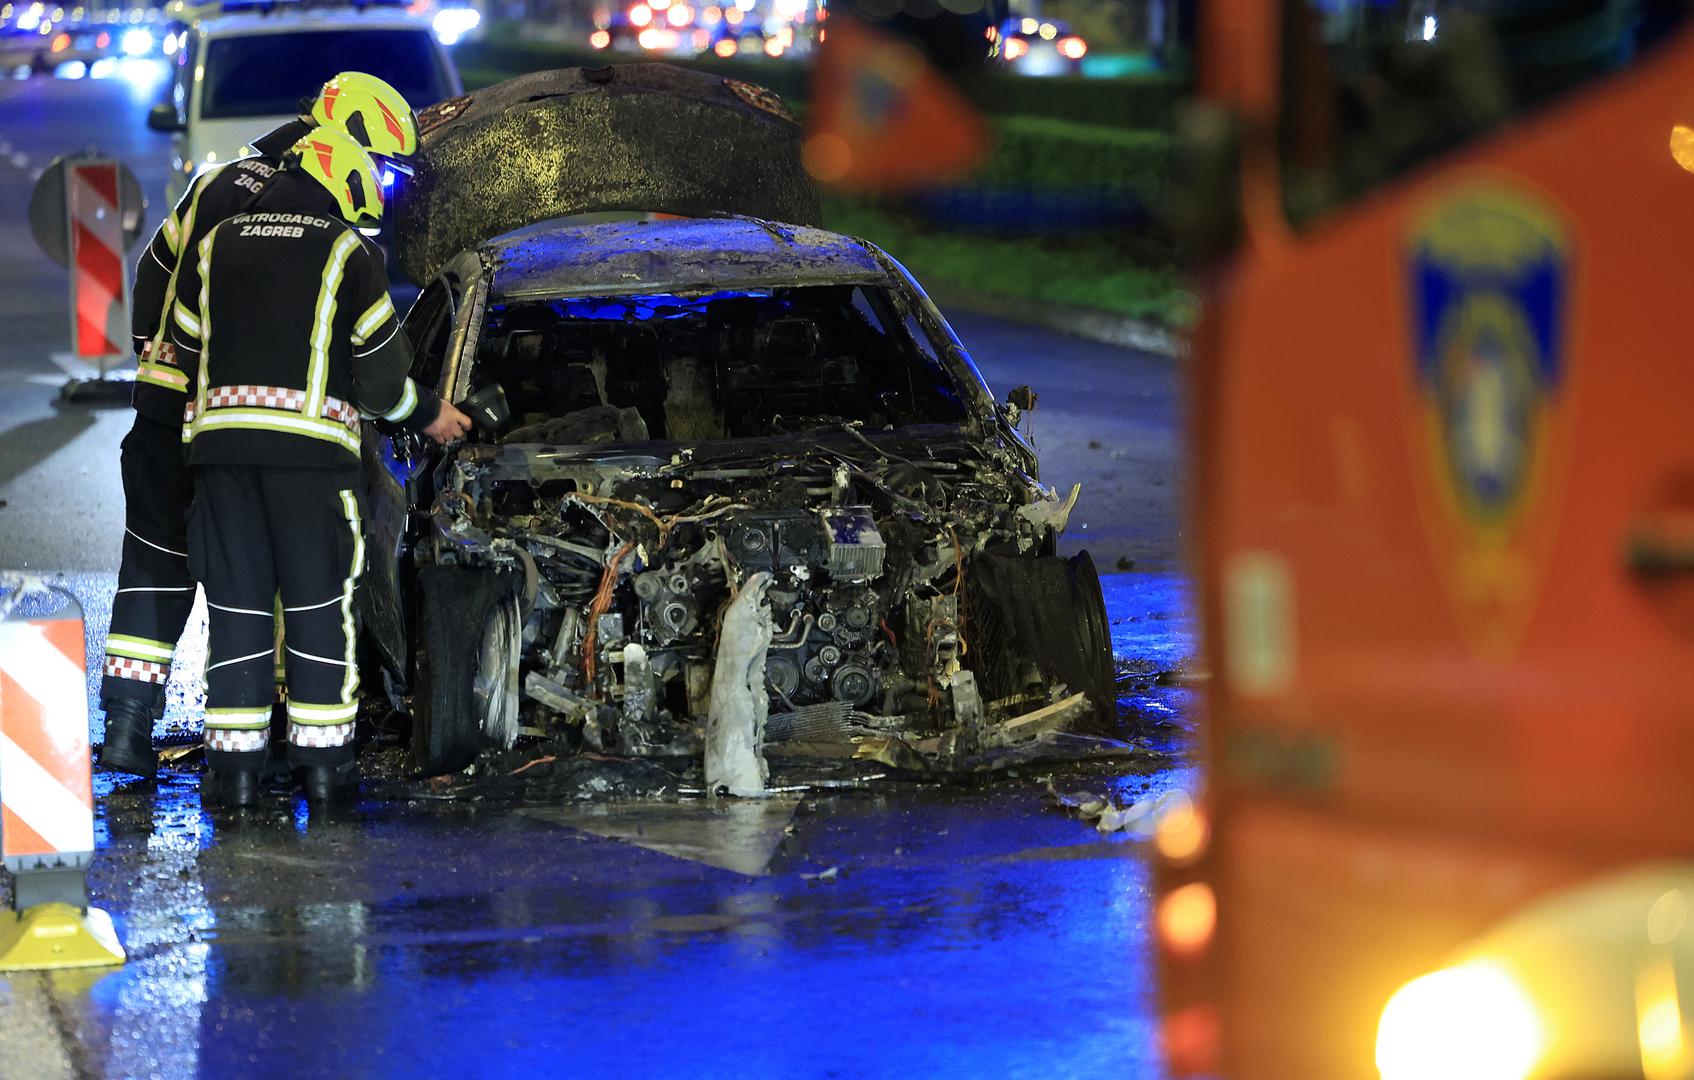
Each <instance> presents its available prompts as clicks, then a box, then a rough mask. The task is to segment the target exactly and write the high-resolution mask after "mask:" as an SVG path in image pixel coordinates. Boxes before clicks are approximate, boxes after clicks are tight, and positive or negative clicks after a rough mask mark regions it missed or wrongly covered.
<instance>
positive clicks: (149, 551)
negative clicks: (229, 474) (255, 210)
mask: <svg viewBox="0 0 1694 1080" xmlns="http://www.w3.org/2000/svg"><path fill="white" fill-rule="evenodd" d="M319 124H323V125H334V126H337V127H340V128H342V129H343V130H344V131H347V132H348V133H349V134H350V135H352V136H353V137H354V138H355V139H356V140H357V141H358V142H359V143H360V144H361V145H362V146H364V147H366V148H367V149H369V150H370V151H371V152H372V153H373V154H375V155H379V156H380V160H382V161H383V163H384V167H385V168H396V167H398V168H402V169H403V168H404V166H401V165H399V163H398V162H397V161H396V160H394V159H399V158H404V157H406V156H409V155H411V154H412V153H414V152H415V151H416V150H417V146H418V136H417V121H416V118H415V117H414V116H413V115H412V109H411V106H410V105H408V104H407V103H406V99H405V98H403V97H401V96H400V93H399V92H398V91H396V90H395V89H394V88H393V87H392V86H389V85H388V84H387V83H386V82H383V81H382V80H381V79H378V78H376V77H375V76H372V75H366V74H364V73H362V72H343V73H342V74H340V75H337V76H336V77H335V78H333V79H331V80H330V81H329V82H327V83H325V84H324V85H323V88H322V90H320V91H319V93H318V96H317V98H316V99H315V100H313V101H312V102H311V105H310V106H309V108H307V109H306V110H305V114H304V115H302V116H301V117H299V118H298V119H295V120H291V121H289V122H288V123H286V124H283V125H282V126H281V127H279V128H277V129H276V130H275V131H272V132H270V133H269V134H267V135H265V136H263V137H261V138H259V139H256V140H254V142H253V149H254V150H255V151H256V153H255V154H254V155H253V156H251V157H245V158H240V159H237V160H235V161H232V162H230V163H229V164H227V165H223V166H220V167H218V168H215V169H211V170H208V171H206V172H204V173H201V174H200V175H199V176H197V177H195V179H194V182H193V183H192V184H190V185H189V187H188V191H187V192H186V193H185V194H184V195H183V197H182V201H181V202H179V203H178V204H177V207H176V209H175V210H174V211H173V212H172V213H171V215H170V216H169V217H167V218H166V219H165V221H164V224H162V225H161V226H160V227H159V231H158V232H157V233H156V234H155V235H154V237H153V240H152V243H150V244H149V245H148V246H147V250H146V251H145V252H143V253H142V256H141V263H140V265H139V266H138V267H137V268H136V273H135V288H134V290H133V300H134V302H133V311H134V317H133V326H132V327H131V329H132V331H133V333H134V335H135V347H136V350H137V353H138V355H139V357H140V366H139V369H138V370H137V372H136V378H135V394H134V404H135V411H136V415H135V423H134V425H133V427H132V428H131V429H130V433H129V435H128V436H126V437H125V438H124V441H123V453H122V459H121V461H122V473H123V485H124V502H125V521H124V546H123V562H122V565H121V566H120V568H119V570H118V592H117V596H116V597H115V598H114V600H113V602H112V628H111V634H110V635H109V636H108V637H107V639H106V666H105V678H104V679H103V680H102V682H101V687H100V697H101V705H102V707H103V708H104V709H105V710H106V741H105V746H104V747H103V748H102V750H101V752H100V763H101V765H102V766H103V767H105V768H108V769H116V770H120V771H122V772H129V773H138V774H140V775H142V776H149V777H150V776H152V775H153V774H154V770H155V768H156V765H157V761H158V759H157V757H156V756H155V754H154V753H153V744H152V735H153V722H154V721H155V720H157V719H158V717H159V716H160V714H161V713H162V712H163V711H164V703H165V680H166V679H167V678H168V677H169V675H170V669H171V655H172V651H173V650H174V649H175V647H176V641H177V639H178V638H179V637H181V636H182V628H183V624H184V623H186V622H187V621H188V612H189V609H190V608H191V607H192V606H193V604H194V579H193V578H192V576H190V574H189V572H188V556H187V534H186V531H185V530H186V528H187V526H186V524H185V519H186V517H187V513H188V503H189V498H190V496H191V495H192V493H193V482H192V480H191V478H190V476H189V472H188V466H187V464H186V463H185V462H184V461H183V456H182V411H183V405H184V404H185V403H186V401H187V393H186V387H187V385H188V384H187V375H186V374H185V373H184V372H183V370H182V369H181V368H180V367H179V366H178V365H177V363H176V356H175V347H174V346H173V345H171V344H170V342H169V339H168V338H167V336H166V333H165V327H166V323H167V318H166V317H167V315H168V312H169V309H170V305H171V301H172V298H173V297H174V296H175V293H176V275H177V268H178V265H179V263H180V262H181V258H182V255H183V253H184V252H188V251H192V250H194V249H195V248H196V247H197V246H198V245H199V243H200V241H201V239H203V238H204V237H205V235H206V234H207V233H209V232H211V231H212V227H213V226H215V225H217V224H218V223H219V222H221V221H223V220H224V219H226V218H228V217H231V216H233V215H235V214H237V213H239V212H240V211H241V210H242V209H243V208H244V207H245V206H246V205H247V203H248V202H249V201H250V200H251V199H253V198H254V197H255V196H256V195H257V194H258V193H259V192H261V191H263V190H264V188H265V185H266V184H267V183H269V182H270V179H271V176H272V175H273V174H274V173H275V172H276V170H277V167H278V165H279V164H280V162H281V159H282V155H283V154H284V153H285V152H286V151H287V150H288V148H289V147H291V146H293V145H294V144H295V143H296V142H298V141H299V140H300V138H301V136H303V135H305V134H306V132H308V131H310V130H311V129H312V128H313V127H314V126H316V125H319Z"/></svg>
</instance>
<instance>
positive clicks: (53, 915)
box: [0, 904, 124, 971]
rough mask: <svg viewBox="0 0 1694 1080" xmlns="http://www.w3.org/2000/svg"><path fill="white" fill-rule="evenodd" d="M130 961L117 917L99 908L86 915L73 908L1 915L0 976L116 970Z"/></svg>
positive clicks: (47, 906)
mask: <svg viewBox="0 0 1694 1080" xmlns="http://www.w3.org/2000/svg"><path fill="white" fill-rule="evenodd" d="M123 962H124V949H123V946H122V945H120V944H118V934H117V931H116V930H114V929H112V917H111V916H110V915H108V914H106V913H105V912H104V911H101V910H100V909H99V908H89V909H88V913H87V914H86V915H84V914H83V913H82V912H81V911H79V910H77V909H76V908H74V907H72V906H71V905H69V904H37V905H35V906H34V907H32V908H30V909H29V910H27V911H21V912H12V911H0V971H48V970H52V969H55V968H82V967H111V966H113V965H115V964H121V963H123Z"/></svg>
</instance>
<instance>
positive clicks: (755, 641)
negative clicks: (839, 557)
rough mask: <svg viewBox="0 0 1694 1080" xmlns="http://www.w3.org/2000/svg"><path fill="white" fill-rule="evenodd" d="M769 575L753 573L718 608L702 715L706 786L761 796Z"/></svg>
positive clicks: (765, 776) (766, 702) (765, 771)
mask: <svg viewBox="0 0 1694 1080" xmlns="http://www.w3.org/2000/svg"><path fill="white" fill-rule="evenodd" d="M770 583H771V575H770V574H768V573H762V572H761V573H757V574H754V575H752V576H751V577H749V578H748V579H747V581H746V583H745V584H743V585H742V586H741V591H740V592H739V593H737V594H736V596H735V599H734V600H732V601H730V604H729V609H728V610H727V611H726V612H724V617H723V630H722V631H721V633H720V634H719V636H718V656H717V666H716V668H715V670H714V671H713V673H712V693H711V699H710V704H709V706H708V709H707V713H706V789H707V790H708V791H727V792H728V793H729V794H731V795H740V796H744V797H746V796H762V795H765V794H766V793H767V792H766V790H765V783H766V781H767V780H768V779H769V776H770V772H769V769H768V768H767V767H766V765H765V758H764V754H763V752H762V751H763V747H764V742H765V715H766V713H767V712H768V711H769V710H770V700H769V698H768V697H767V696H766V691H765V651H766V650H767V649H769V648H770V643H771V630H772V626H771V609H770V605H769V604H767V603H765V590H766V589H767V588H769V587H770Z"/></svg>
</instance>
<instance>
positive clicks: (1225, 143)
mask: <svg viewBox="0 0 1694 1080" xmlns="http://www.w3.org/2000/svg"><path fill="white" fill-rule="evenodd" d="M1689 7H1690V5H1689V4H1687V3H1686V2H1654V0H1452V2H1447V0H1211V2H1209V3H1207V4H1205V5H1203V6H1202V10H1201V27H1200V31H1199V35H1198V37H1199V41H1198V46H1197V49H1198V51H1197V62H1198V68H1199V90H1200V96H1201V98H1202V99H1203V101H1204V102H1205V104H1204V105H1203V106H1202V107H1200V109H1198V110H1197V111H1196V113H1195V114H1194V117H1193V118H1192V122H1191V124H1190V127H1191V129H1192V131H1193V132H1194V134H1192V135H1191V136H1190V137H1189V142H1190V150H1191V158H1192V160H1193V161H1194V162H1196V163H1197V164H1196V166H1195V172H1194V173H1193V174H1192V175H1191V176H1190V177H1189V187H1188V190H1189V191H1190V192H1191V193H1193V192H1197V193H1201V194H1203V195H1205V196H1206V199H1205V205H1204V206H1202V207H1200V209H1198V210H1197V211H1191V213H1190V217H1191V218H1196V219H1197V220H1198V221H1199V225H1198V226H1196V227H1195V235H1196V236H1197V237H1201V238H1202V239H1205V240H1207V241H1209V242H1211V243H1212V244H1213V246H1214V248H1217V249H1218V251H1220V252H1221V254H1219V256H1218V258H1217V259H1216V260H1215V261H1214V262H1213V264H1212V268H1211V269H1210V270H1209V271H1208V272H1207V274H1206V276H1205V278H1204V282H1203V296H1204V301H1205V315H1204V319H1203V325H1202V326H1201V328H1200V329H1199V331H1198V333H1197V335H1196V339H1195V343H1194V349H1193V355H1192V357H1191V359H1190V363H1191V365H1192V378H1191V388H1192V417H1193V420H1194V424H1193V432H1194V435H1193V466H1192V467H1193V473H1192V478H1193V482H1192V488H1191V490H1192V491H1193V492H1194V509H1193V515H1194V526H1195V530H1194V532H1195V535H1196V536H1197V537H1198V540H1197V550H1196V553H1195V554H1196V560H1195V571H1196V575H1197V581H1198V584H1199V594H1200V597H1201V601H1200V603H1201V621H1202V626H1203V628H1204V636H1205V653H1206V657H1207V663H1208V667H1209V669H1210V672H1211V678H1210V681H1209V685H1208V687H1207V690H1206V693H1205V709H1204V716H1203V717H1202V721H1201V727H1202V728H1203V730H1204V732H1205V741H1204V746H1203V747H1202V748H1200V752H1201V754H1202V760H1203V763H1204V770H1203V772H1204V776H1205V790H1204V792H1203V793H1199V794H1197V795H1196V797H1195V799H1194V801H1193V803H1192V805H1186V804H1185V805H1182V806H1180V807H1178V808H1176V809H1175V810H1174V811H1173V812H1172V813H1170V814H1168V815H1166V817H1165V819H1164V820H1163V821H1162V823H1161V825H1160V830H1159V833H1158V836H1157V839H1156V843H1157V848H1158V851H1159V860H1160V862H1159V868H1158V890H1157V898H1156V907H1155V911H1154V923H1155V926H1156V932H1157V937H1158V941H1159V946H1160V954H1161V955H1160V960H1161V982H1162V989H1163V995H1164V1027H1163V1031H1164V1039H1165V1047H1166V1052H1167V1054H1168V1056H1169V1060H1170V1064H1171V1068H1172V1071H1173V1073H1174V1074H1175V1075H1177V1076H1202V1075H1223V1076H1229V1077H1293V1078H1299V1080H1317V1078H1325V1077H1369V1076H1375V1075H1381V1076H1383V1077H1384V1078H1386V1080H1412V1078H1422V1077H1428V1078H1442V1080H1454V1078H1461V1077H1478V1078H1482V1077H1489V1078H1499V1080H1520V1078H1525V1077H1572V1078H1576V1077H1612V1076H1646V1077H1649V1078H1652V1080H1657V1078H1659V1077H1673V1076H1688V1075H1691V1074H1694V1073H1691V1070H1694V1044H1691V1043H1690V1038H1691V1035H1690V1031H1689V1014H1688V1011H1687V1010H1686V1009H1685V1008H1684V1006H1683V1003H1682V1000H1681V998H1682V997H1683V996H1688V995H1694V982H1691V981H1690V979H1691V978H1694V930H1687V931H1685V930H1684V923H1685V922H1686V921H1687V917H1688V909H1689V907H1690V906H1694V175H1690V173H1689V171H1688V167H1694V130H1691V128H1694V18H1690V17H1689V16H1690V14H1691V13H1690V11H1689ZM1225 248H1227V250H1225ZM1679 976H1680V980H1681V981H1680V984H1679Z"/></svg>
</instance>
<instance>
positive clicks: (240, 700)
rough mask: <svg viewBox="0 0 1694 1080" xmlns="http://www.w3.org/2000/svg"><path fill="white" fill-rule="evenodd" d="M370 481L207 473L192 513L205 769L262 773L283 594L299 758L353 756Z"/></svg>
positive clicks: (276, 469)
mask: <svg viewBox="0 0 1694 1080" xmlns="http://www.w3.org/2000/svg"><path fill="white" fill-rule="evenodd" d="M358 479H359V472H358V469H357V467H352V468H347V469H311V468H288V467H282V466H269V465H265V466H259V465H200V466H196V467H195V469H194V504H193V507H192V508H191V509H190V511H189V515H188V531H189V544H188V550H189V551H190V552H191V553H192V554H193V560H192V561H193V565H194V572H195V573H196V575H197V576H198V577H199V578H200V581H201V584H202V585H203V586H204V587H205V589H206V608H207V619H208V623H209V626H210V631H209V634H208V643H207V663H206V763H207V765H208V767H210V768H214V769H257V768H259V767H260V765H261V764H262V762H263V759H264V752H265V749H266V747H267V746H268V745H269V742H270V715H271V701H272V699H273V696H274V694H273V679H274V674H273V656H274V653H273V648H274V645H273V643H274V633H275V629H274V628H275V604H276V599H277V598H278V597H279V596H280V606H281V609H282V619H283V627H284V629H283V638H284V641H285V644H284V649H283V662H284V668H285V680H286V682H287V698H288V742H289V751H288V760H289V762H290V763H291V764H294V765H337V764H340V763H341V762H343V761H347V760H351V758H352V757H353V729H354V716H355V714H356V713H357V712H358V690H359V669H358V663H357V659H356V657H355V655H354V653H355V648H356V645H357V642H358V626H357V615H356V613H355V611H354V604H353V600H354V591H355V590H356V589H357V587H358V583H359V574H360V572H361V571H362V570H363V569H364V556H365V540H364V532H363V517H362V515H361V513H360V508H359V495H358V489H359V483H358Z"/></svg>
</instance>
